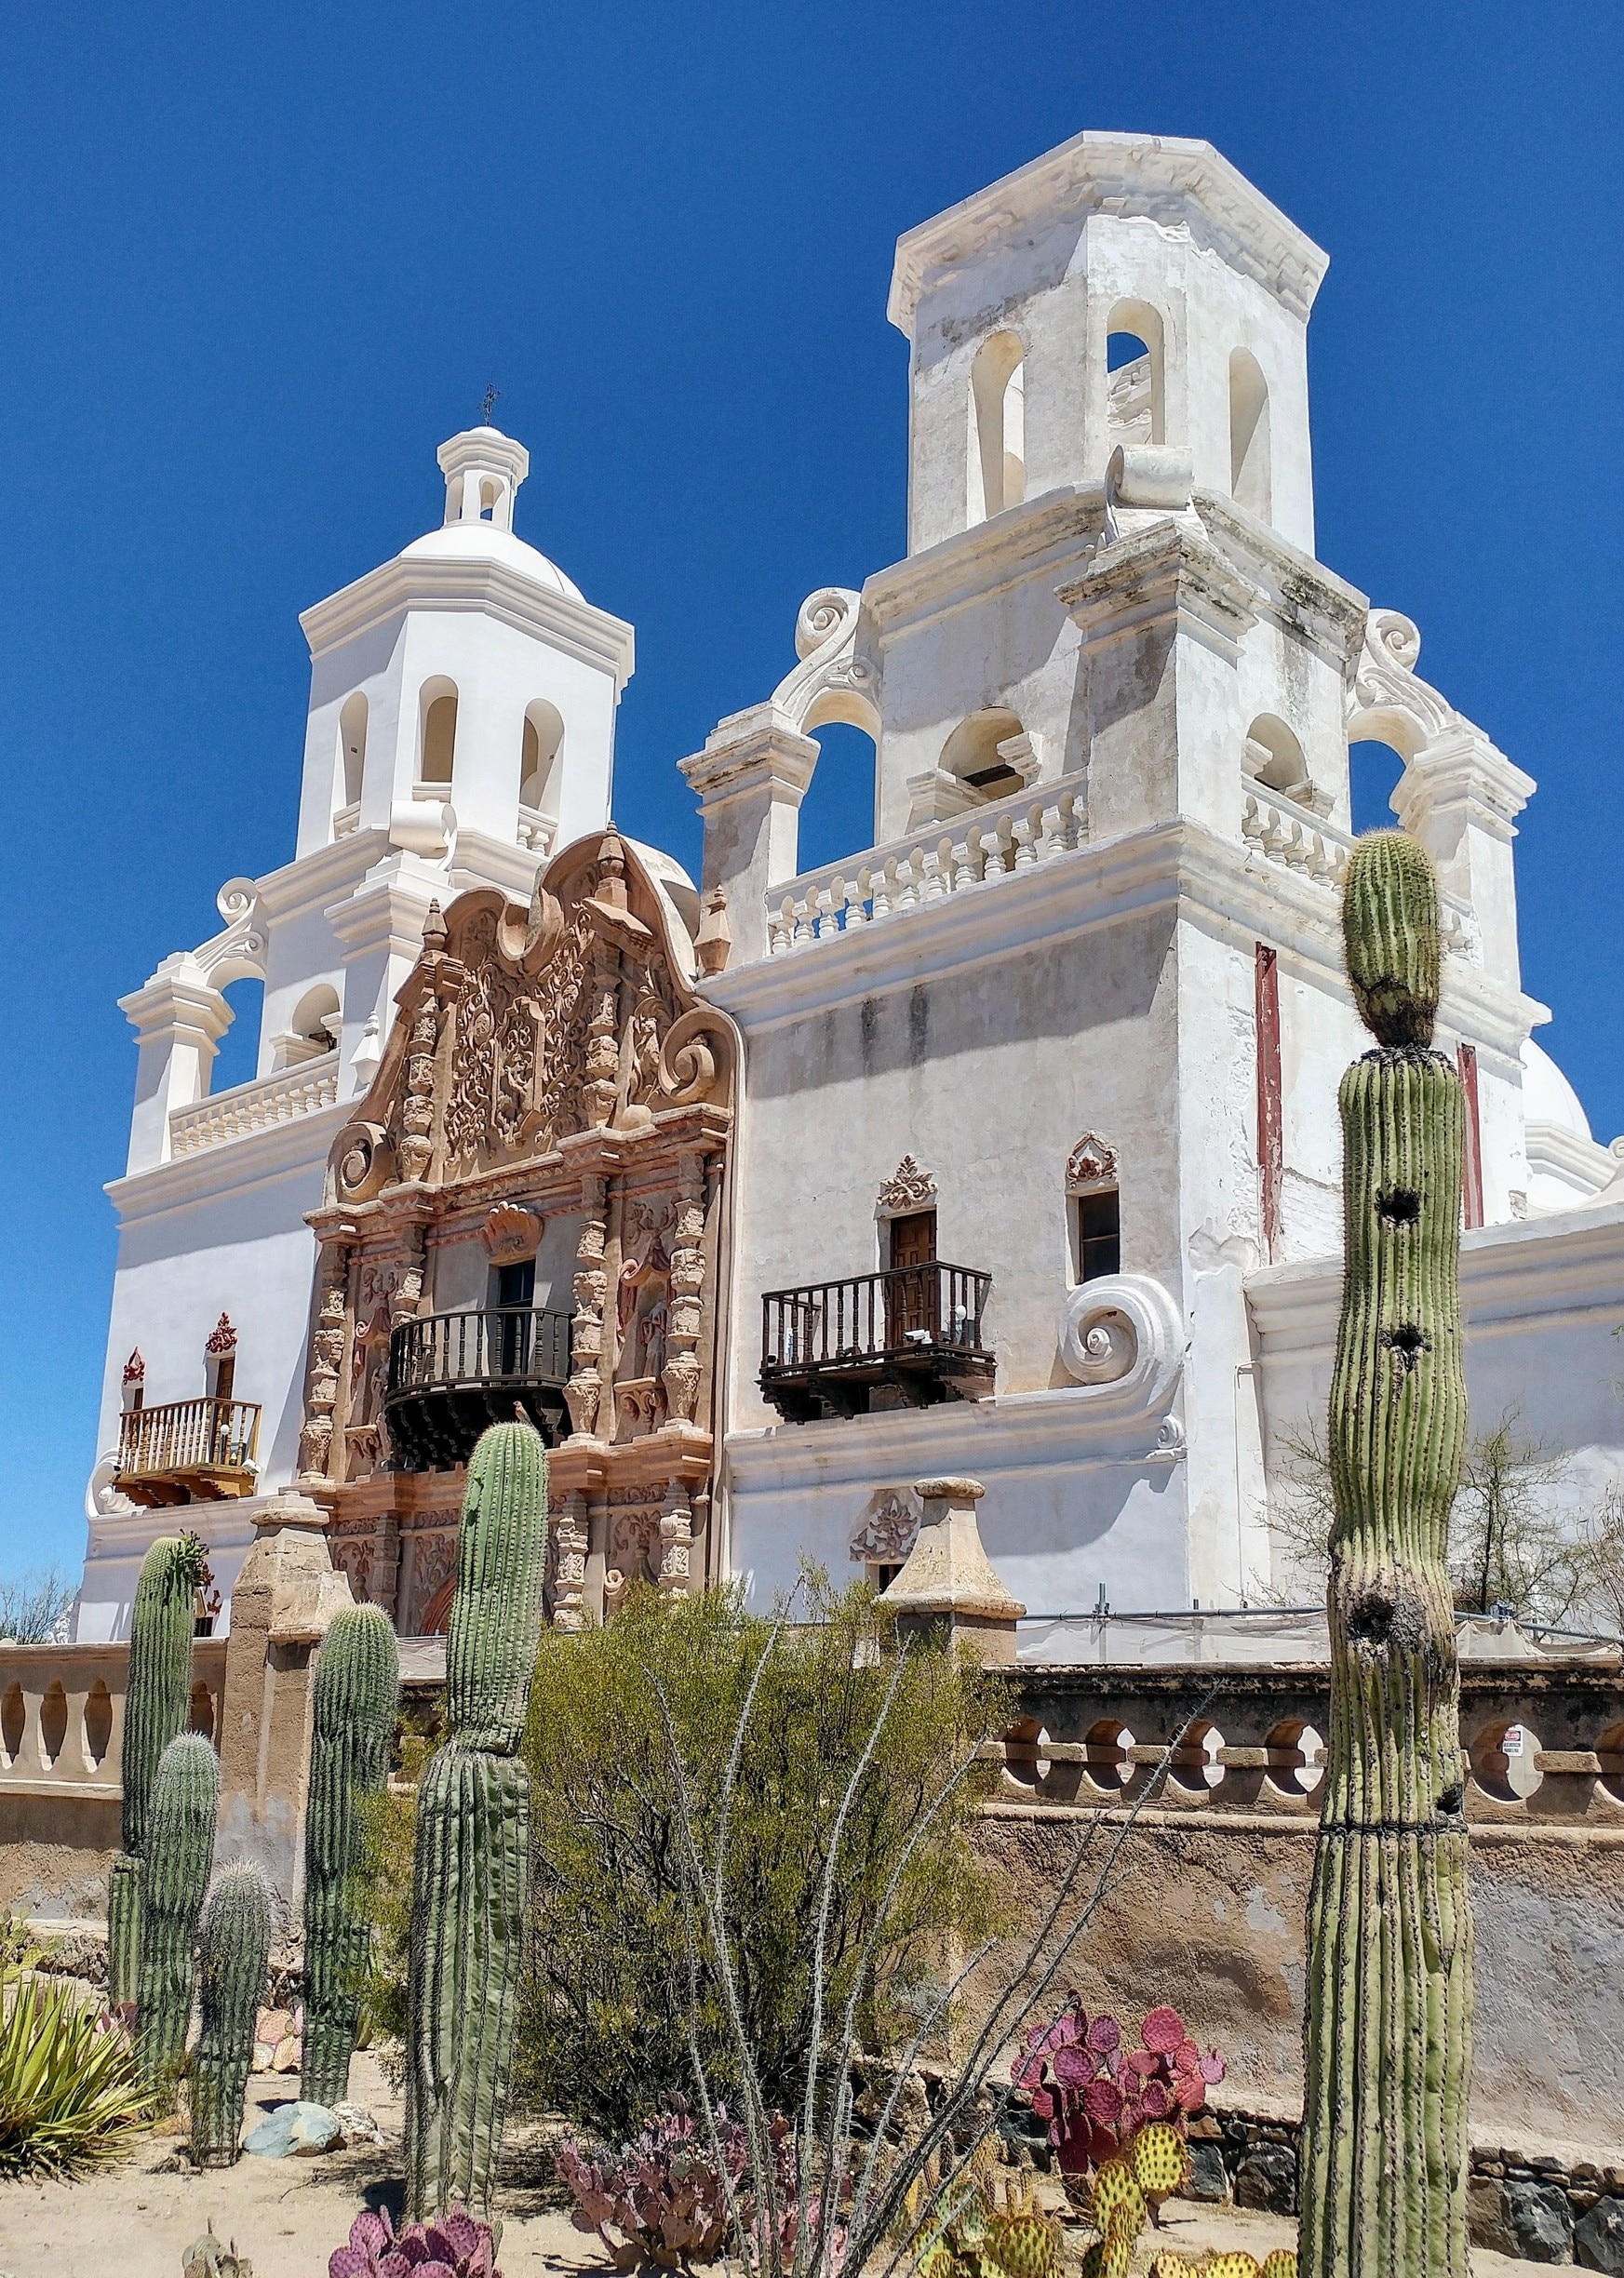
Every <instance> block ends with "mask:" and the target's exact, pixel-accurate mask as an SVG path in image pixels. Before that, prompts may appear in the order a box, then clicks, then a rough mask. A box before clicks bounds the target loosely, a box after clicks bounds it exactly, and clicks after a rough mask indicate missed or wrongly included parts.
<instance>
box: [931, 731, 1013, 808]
mask: <svg viewBox="0 0 1624 2278" xmlns="http://www.w3.org/2000/svg"><path fill="white" fill-rule="evenodd" d="M941 771H942V773H943V774H944V775H946V776H948V777H950V778H951V779H952V782H953V783H954V784H956V785H957V786H958V791H959V798H958V801H957V806H958V807H985V806H988V805H990V804H991V802H992V801H993V800H994V799H1001V798H1013V796H1014V794H1015V793H1016V792H1017V791H1018V790H1019V789H1020V787H1021V785H1022V784H1024V783H1027V782H1029V781H1030V780H1031V777H1032V775H1033V773H1034V772H1035V769H1034V767H1033V764H1032V751H1031V745H1030V744H1028V743H1027V736H1026V731H1025V730H1024V729H1023V728H1022V726H1021V723H1020V721H1019V720H1018V719H1017V718H1016V717H1015V716H1014V714H1013V712H1004V711H990V712H973V713H972V714H971V716H970V717H969V718H968V719H967V720H963V721H961V722H960V725H959V726H958V727H957V728H955V729H954V730H953V732H952V734H951V735H950V736H949V737H948V738H947V741H946V744H944V745H943V747H942V760H941ZM944 789H946V786H944ZM954 811H957V809H955V810H954Z"/></svg>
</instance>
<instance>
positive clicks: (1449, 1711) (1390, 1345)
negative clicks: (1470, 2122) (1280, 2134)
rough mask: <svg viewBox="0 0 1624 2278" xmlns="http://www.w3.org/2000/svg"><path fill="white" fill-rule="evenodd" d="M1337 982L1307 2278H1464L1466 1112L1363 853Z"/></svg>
mask: <svg viewBox="0 0 1624 2278" xmlns="http://www.w3.org/2000/svg"><path fill="white" fill-rule="evenodd" d="M1343 933H1344V938H1345V943H1346V952H1347V959H1348V974H1349V981H1350V982H1351V984H1352V987H1353V995H1354V1001H1355V1002H1356V1004H1357V1005H1358V1007H1359V1012H1360V1015H1361V1017H1362V1020H1363V1021H1364V1023H1365V1025H1366V1026H1367V1027H1368V1028H1369V1029H1370V1030H1371V1031H1372V1033H1373V1034H1374V1036H1375V1037H1376V1046H1377V1049H1376V1051H1375V1052H1367V1053H1366V1054H1365V1055H1364V1057H1363V1058H1362V1060H1358V1061H1356V1062H1355V1063H1354V1065H1352V1066H1351V1067H1350V1068H1349V1070H1348V1073H1347V1074H1346V1075H1345V1076H1344V1078H1343V1079H1342V1088H1341V1092H1340V1095H1339V1105H1340V1107H1341V1115H1342V1137H1343V1172H1342V1182H1343V1205H1344V1217H1345V1226H1346V1240H1347V1252H1346V1264H1345V1267H1344V1278H1343V1287H1342V1317H1341V1323H1340V1326H1339V1328H1338V1330H1337V1335H1336V1360H1335V1375H1334V1377H1333V1380H1332V1387H1331V1418H1330V1443H1331V1478H1332V1490H1333V1495H1334V1499H1335V1520H1334V1522H1333V1525H1332V1531H1331V1581H1330V1589H1329V1611H1330V1625H1331V1735H1330V1760H1329V1764H1328V1768H1327V1771H1326V1775H1325V1790H1324V1802H1323V1806H1322V1817H1321V1825H1320V1837H1319V1843H1318V1848H1317V1850H1316V1853H1315V1859H1314V1874H1313V1883H1312V1888H1311V1891H1310V1895H1309V1984H1308V2018H1307V2026H1306V2036H1305V2037H1306V2071H1307V2093H1306V2097H1305V2101H1304V2130H1303V2146H1302V2210H1303V2212H1302V2233H1301V2252H1302V2268H1303V2273H1304V2278H1333V2273H1335V2278H1378V2273H1379V2278H1446V2274H1447V2278H1465V2273H1466V2271H1467V2270H1468V2267H1469V2265H1468V2251H1467V2230H1466V2160H1465V2124H1466V2097H1467V2085H1468V2081H1469V2077H1470V2068H1471V2045H1470V2040H1471V1915H1470V1906H1469V1903H1468V1896H1467V1856H1466V1852H1467V1838H1466V1820H1465V1816H1464V1809H1463V1794H1464V1789H1463V1782H1462V1770H1461V1755H1460V1729H1459V1705H1460V1676H1459V1669H1458V1668H1457V1665H1456V1652H1455V1623H1454V1617H1453V1613H1454V1610H1453V1601H1452V1598H1451V1593H1450V1587H1449V1577H1448V1571H1447V1565H1446V1552H1447V1547H1448V1527H1449V1511H1450V1506H1451V1504H1452V1503H1453V1502H1454V1499H1455V1493H1456V1486H1457V1485H1458V1483H1459V1479H1460V1462H1461V1452H1462V1447H1463V1444H1464V1440H1465V1434H1466V1382H1465V1377H1464V1375H1463V1373H1462V1369H1461V1334H1460V1283H1459V1253H1460V1192H1461V1166H1462V1159H1463V1146H1464V1111H1463V1104H1462V1096H1461V1090H1460V1083H1459V1079H1458V1078H1457V1077H1456V1072H1455V1069H1454V1067H1453V1066H1452V1065H1450V1063H1449V1062H1448V1061H1447V1060H1445V1059H1444V1058H1443V1057H1442V1056H1441V1055H1440V1054H1439V1053H1437V1052H1432V1051H1431V1050H1430V1049H1429V1047H1430V1044H1431V1039H1432V1022H1433V1016H1434V1013H1435V1012H1436V1010H1437V1004H1438V890H1437V885H1436V881H1435V880H1434V878H1433V875H1432V868H1431V864H1430V863H1429V861H1428V859H1427V856H1426V854H1425V852H1424V851H1422V849H1421V848H1420V847H1419V846H1418V845H1417V844H1416V842H1415V841H1414V840H1413V839H1410V838H1406V837H1403V835H1402V834H1401V833H1399V832H1396V831H1389V832H1383V833H1380V834H1378V835H1376V836H1375V837H1370V838H1365V839H1362V840H1361V841H1360V843H1359V845H1358V846H1357V847H1356V848H1355V850H1354V855H1353V861H1352V864H1351V865H1350V867H1349V876H1348V885H1347V891H1346V895H1345V897H1344V902H1343Z"/></svg>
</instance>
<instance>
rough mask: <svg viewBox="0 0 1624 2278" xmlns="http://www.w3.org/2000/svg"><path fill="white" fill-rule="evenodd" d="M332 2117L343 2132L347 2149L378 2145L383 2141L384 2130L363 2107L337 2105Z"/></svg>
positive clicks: (357, 2105)
mask: <svg viewBox="0 0 1624 2278" xmlns="http://www.w3.org/2000/svg"><path fill="white" fill-rule="evenodd" d="M332 2116H333V2118H334V2119H335V2120H336V2121H337V2122H338V2124H339V2126H340V2127H341V2129H342V2131H343V2140H344V2145H345V2148H346V2149H347V2148H348V2147H349V2146H350V2145H351V2144H377V2143H382V2142H383V2129H382V2128H381V2127H380V2126H379V2125H378V2123H377V2121H376V2120H374V2119H373V2117H372V2115H371V2113H370V2112H369V2111H368V2110H366V2108H365V2107H364V2106H363V2105H360V2104H335V2105H334V2106H333V2108H332Z"/></svg>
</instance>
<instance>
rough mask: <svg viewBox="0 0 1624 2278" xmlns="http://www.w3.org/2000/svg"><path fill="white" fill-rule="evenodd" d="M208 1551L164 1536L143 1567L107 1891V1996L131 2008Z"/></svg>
mask: <svg viewBox="0 0 1624 2278" xmlns="http://www.w3.org/2000/svg"><path fill="white" fill-rule="evenodd" d="M203 1562H204V1550H203V1545H202V1544H201V1543H200V1542H199V1541H198V1539H197V1537H196V1535H195V1534H179V1535H176V1534H162V1535H160V1536H159V1537H158V1539H157V1541H156V1542H155V1543H154V1544H153V1545H152V1546H151V1548H149V1549H148V1551H147V1554H146V1556H145V1557H144V1558H143V1559H142V1561H141V1575H140V1578H139V1580H138V1581H137V1583H136V1586H135V1606H134V1610H133V1612H132V1613H131V1615H130V1624H129V1678H128V1686H127V1689H126V1693H125V1703H124V1745H123V1748H122V1749H121V1751H120V1755H119V1777H120V1780H121V1781H122V1783H123V1789H124V1816H123V1826H122V1830H121V1841H122V1845H123V1847H122V1849H121V1850H120V1852H119V1854H118V1856H117V1857H116V1858H115V1859H114V1862H113V1870H112V1873H111V1874H110V1876H109V1877H108V1885H107V1972H108V1995H109V1998H110V2000H111V2001H112V2002H113V2003H114V2006H115V2007H116V2006H117V2005H118V2003H121V2002H132V2001H134V1999H135V1997H136V1985H137V1981H138V1979H139V1977H140V1974H141V1858H142V1855H143V1854H144V1852H145V1849H146V1828H147V1811H148V1806H149V1803H150V1801H151V1797H152V1789H153V1781H154V1779H155V1778H156V1776H157V1770H158V1759H159V1757H160V1756H161V1755H162V1754H163V1752H164V1750H165V1749H167V1748H168V1745H169V1743H170V1741H171V1740H172V1739H173V1738H174V1737H175V1735H176V1734H177V1733H178V1732H179V1731H180V1730H181V1726H182V1725H183V1724H184V1723H185V1722H186V1708H187V1702H188V1700H189V1698H190V1694H191V1682H192V1636H193V1630H194V1628H195V1619H196V1616H195V1603H196V1591H197V1585H198V1584H199V1583H200V1582H201V1581H202V1579H203Z"/></svg>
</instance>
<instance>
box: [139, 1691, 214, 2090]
mask: <svg viewBox="0 0 1624 2278" xmlns="http://www.w3.org/2000/svg"><path fill="white" fill-rule="evenodd" d="M219 1802H220V1765H219V1762H217V1760H216V1757H215V1753H214V1750H213V1749H212V1748H211V1747H210V1745H209V1743H208V1741H207V1740H206V1739H205V1738H204V1737H203V1735H202V1734H201V1733H182V1734H181V1736H180V1738H179V1739H177V1740H171V1741H170V1743H169V1745H168V1748H167V1749H165V1750H164V1753H163V1755H162V1757H161V1758H160V1759H159V1762H158V1775H157V1777H156V1778H155V1779H154V1782H153V1792H152V1810H151V1815H150V1817H149V1820H148V1824H147V1850H146V1861H145V1869H144V1872H143V1874H142V1877H141V1977H140V1981H139V1990H138V1991H137V1994H136V2021H135V2045H136V2057H137V2060H138V2061H139V2063H140V2065H141V2072H142V2075H143V2076H144V2078H145V2080H146V2082H147V2084H148V2085H149V2087H151V2088H153V2089H154V2090H156V2091H158V2092H159V2093H162V2091H163V2090H164V2088H165V2086H166V2084H167V2083H168V2080H169V2079H170V2078H171V2077H172V2075H173V2074H174V2073H175V2072H176V2071H178V2070H179V2068H180V2062H181V2053H182V2051H183V2050H184V2048H185V2045H186V2025H187V2020H188V2018H189V2017H191V2014H192V1990H193V1987H194V1986H195V1983H196V1962H195V1955H194V1953H193V1940H194V1938H195V1936H196V1935H197V1917H198V1914H199V1913H200V1912H201V1910H202V1907H203V1894H204V1892H205V1891H206V1890H207V1889H208V1869H209V1867H210V1866H211V1864H212V1863H213V1859H214V1816H215V1811H216V1809H217V1807H218V1805H219Z"/></svg>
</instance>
